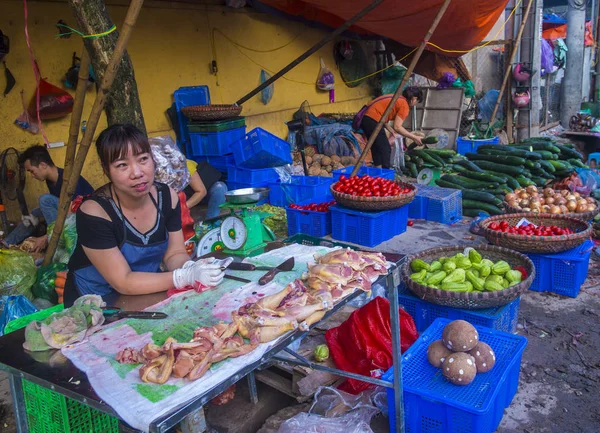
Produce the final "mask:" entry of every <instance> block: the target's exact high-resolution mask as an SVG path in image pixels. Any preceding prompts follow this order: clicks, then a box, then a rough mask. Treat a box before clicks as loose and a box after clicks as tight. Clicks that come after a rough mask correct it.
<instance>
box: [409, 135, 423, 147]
mask: <svg viewBox="0 0 600 433" xmlns="http://www.w3.org/2000/svg"><path fill="white" fill-rule="evenodd" d="M410 138H411V139H412V140H413V141H414V142H415V144H417V145H419V146H423V141H422V139H421V137H419V136H418V135H413V136H412V137H410Z"/></svg>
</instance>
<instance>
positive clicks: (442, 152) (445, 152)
mask: <svg viewBox="0 0 600 433" xmlns="http://www.w3.org/2000/svg"><path fill="white" fill-rule="evenodd" d="M423 150H426V152H427V153H435V154H436V155H438V156H441V157H442V158H452V157H453V156H456V151H454V150H452V149H423Z"/></svg>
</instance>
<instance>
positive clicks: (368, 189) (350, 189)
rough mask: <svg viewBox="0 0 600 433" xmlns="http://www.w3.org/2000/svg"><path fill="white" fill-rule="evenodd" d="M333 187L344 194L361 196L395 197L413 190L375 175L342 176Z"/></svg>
mask: <svg viewBox="0 0 600 433" xmlns="http://www.w3.org/2000/svg"><path fill="white" fill-rule="evenodd" d="M333 189H334V190H335V191H337V192H340V193H342V194H350V195H354V196H361V197H393V196H398V195H401V194H408V193H410V192H412V189H411V188H402V187H401V186H400V185H398V184H397V183H396V182H394V181H393V180H389V179H384V178H383V177H374V176H369V175H366V176H352V177H346V176H344V175H342V176H340V180H339V181H337V182H336V183H335V184H334V185H333Z"/></svg>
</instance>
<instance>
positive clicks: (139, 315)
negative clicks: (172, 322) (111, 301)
mask: <svg viewBox="0 0 600 433" xmlns="http://www.w3.org/2000/svg"><path fill="white" fill-rule="evenodd" d="M102 310H103V311H102V313H103V314H104V316H105V317H106V318H107V319H111V320H121V319H150V320H158V319H166V318H167V317H169V316H168V315H167V314H165V313H161V312H160V311H124V310H122V309H120V308H110V307H109V308H103V309H102Z"/></svg>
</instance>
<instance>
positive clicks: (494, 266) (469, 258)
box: [410, 248, 527, 292]
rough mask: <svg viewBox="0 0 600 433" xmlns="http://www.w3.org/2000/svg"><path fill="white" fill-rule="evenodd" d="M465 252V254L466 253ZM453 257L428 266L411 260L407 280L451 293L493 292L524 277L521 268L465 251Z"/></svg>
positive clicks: (416, 260)
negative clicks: (410, 270) (410, 272)
mask: <svg viewBox="0 0 600 433" xmlns="http://www.w3.org/2000/svg"><path fill="white" fill-rule="evenodd" d="M467 250H468V251H467ZM467 250H465V253H467V255H465V254H463V253H458V254H456V255H455V256H453V257H440V258H438V259H437V260H434V261H433V262H431V263H426V262H425V261H423V260H421V259H415V260H413V261H412V262H411V263H410V268H411V269H412V271H413V274H411V275H410V278H411V279H412V280H413V281H415V282H417V283H419V284H422V285H425V286H428V287H433V288H435V289H441V290H447V291H451V292H484V291H487V292H495V291H499V290H504V289H506V288H508V287H511V286H514V285H516V284H519V283H520V282H521V280H522V279H523V278H526V277H527V272H526V271H525V269H524V268H523V267H521V266H518V267H516V268H515V269H511V266H510V265H509V264H508V263H507V262H505V261H504V260H500V261H497V262H496V263H494V262H492V261H491V260H488V259H484V258H483V257H482V256H481V254H480V253H479V252H478V251H477V250H475V249H473V248H468V249H467Z"/></svg>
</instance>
